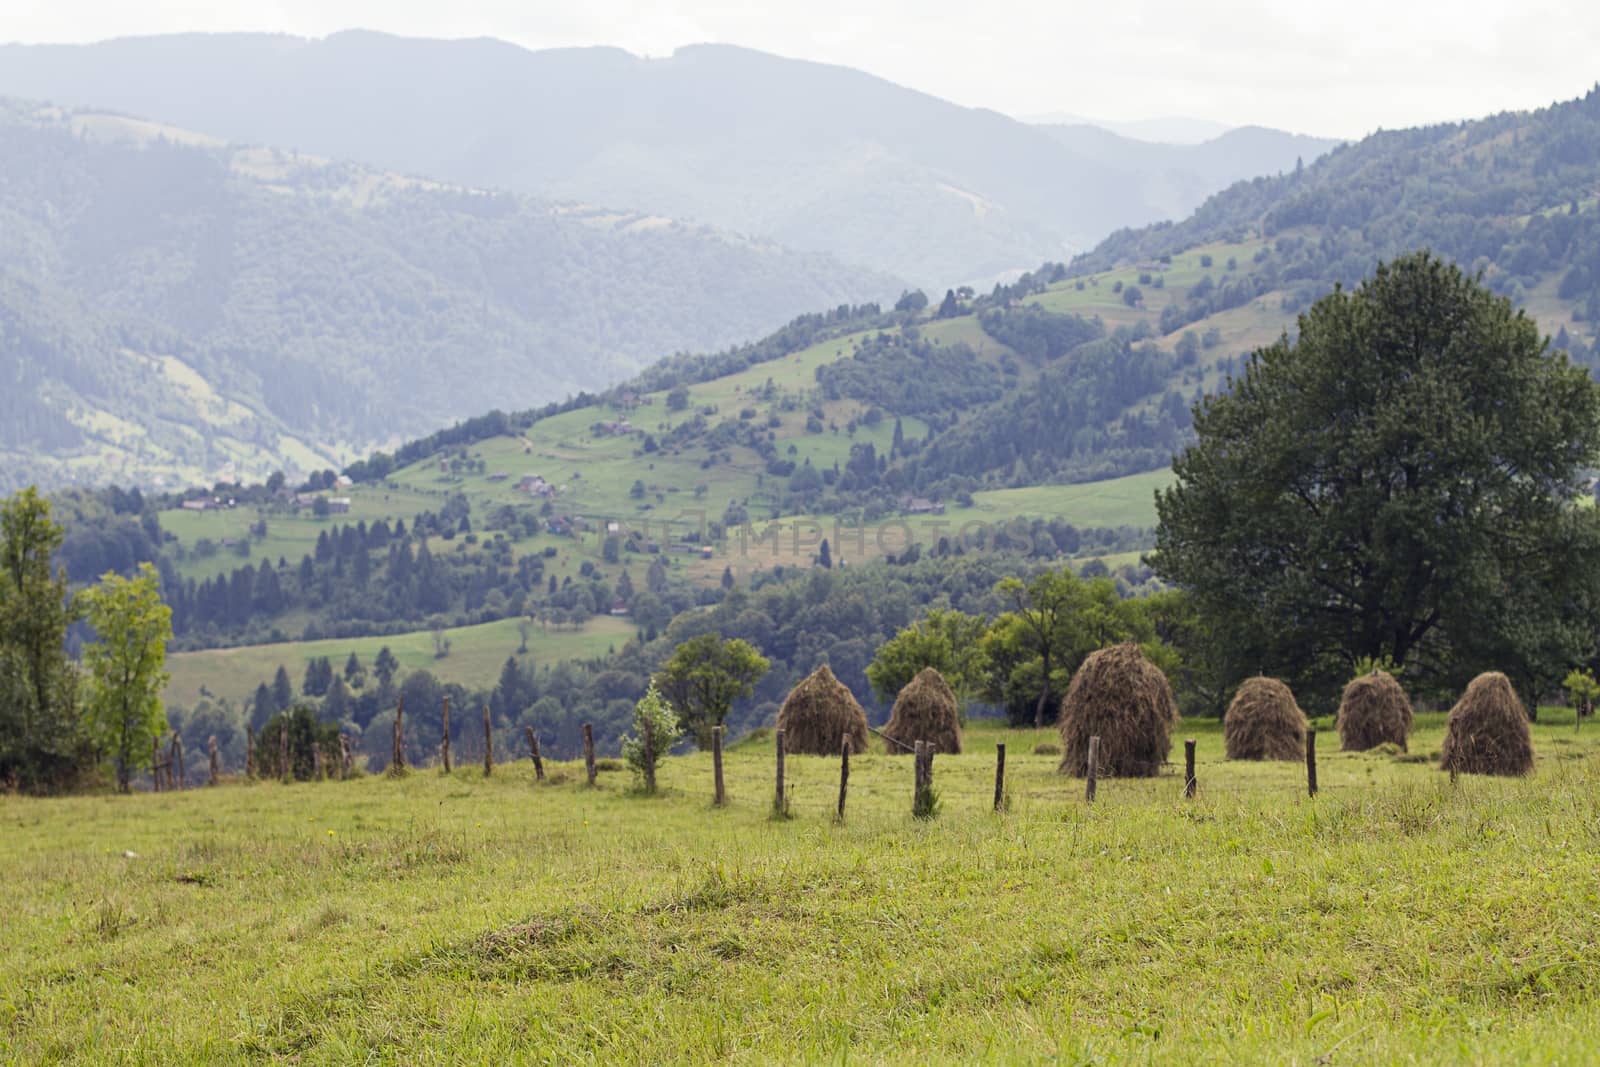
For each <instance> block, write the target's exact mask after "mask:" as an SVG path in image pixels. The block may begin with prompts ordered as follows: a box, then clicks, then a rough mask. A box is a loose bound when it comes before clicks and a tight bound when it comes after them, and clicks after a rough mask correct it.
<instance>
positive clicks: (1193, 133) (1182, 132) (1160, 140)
mask: <svg viewBox="0 0 1600 1067" xmlns="http://www.w3.org/2000/svg"><path fill="white" fill-rule="evenodd" d="M1018 117H1019V118H1020V119H1022V121H1023V122H1031V123H1033V124H1034V125H1037V126H1098V127H1099V128H1100V129H1102V130H1109V131H1111V132H1112V133H1114V134H1116V135H1118V136H1119V137H1127V138H1130V139H1131V140H1135V141H1148V142H1151V143H1154V144H1174V145H1193V144H1201V143H1203V142H1205V141H1214V140H1216V139H1217V138H1218V137H1221V136H1222V135H1223V134H1225V133H1227V132H1228V131H1229V130H1233V129H1237V128H1238V127H1236V126H1229V125H1228V124H1227V123H1225V122H1213V121H1212V120H1210V119H1192V118H1185V117H1183V116H1181V115H1172V116H1167V117H1163V118H1154V119H1132V120H1126V121H1118V120H1115V119H1091V118H1085V117H1084V116H1082V115H1074V114H1072V113H1071V112H1067V111H1047V112H1043V113H1040V114H1034V115H1020V116H1018Z"/></svg>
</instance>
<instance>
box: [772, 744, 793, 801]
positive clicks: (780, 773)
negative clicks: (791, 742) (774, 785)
mask: <svg viewBox="0 0 1600 1067" xmlns="http://www.w3.org/2000/svg"><path fill="white" fill-rule="evenodd" d="M773 738H774V740H775V742H776V748H777V751H778V789H777V792H776V793H774V794H773V797H772V814H774V815H776V816H778V817H779V818H782V817H783V816H785V815H787V814H789V803H788V798H787V797H786V796H784V793H783V731H782V730H781V729H780V730H777V731H775V732H774V734H773Z"/></svg>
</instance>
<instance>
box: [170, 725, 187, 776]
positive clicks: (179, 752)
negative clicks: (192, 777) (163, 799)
mask: <svg viewBox="0 0 1600 1067" xmlns="http://www.w3.org/2000/svg"><path fill="white" fill-rule="evenodd" d="M168 762H170V763H171V764H172V766H173V767H174V768H176V771H175V775H174V777H173V781H174V782H175V783H176V785H175V788H177V789H182V788H183V777H184V776H183V735H182V734H179V733H176V732H174V733H173V735H172V754H171V756H169V757H168Z"/></svg>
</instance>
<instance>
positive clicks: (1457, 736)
mask: <svg viewBox="0 0 1600 1067" xmlns="http://www.w3.org/2000/svg"><path fill="white" fill-rule="evenodd" d="M1439 766H1440V768H1441V769H1443V770H1447V771H1450V772H1452V773H1459V774H1503V775H1507V776H1511V777H1516V776H1519V775H1524V774H1527V773H1529V772H1530V771H1532V770H1533V739H1532V738H1531V737H1530V736H1529V734H1528V711H1527V709H1526V708H1525V707H1523V705H1522V700H1521V699H1520V698H1519V697H1518V696H1517V691H1516V690H1515V689H1513V688H1511V681H1510V679H1508V678H1507V677H1506V676H1505V675H1503V674H1501V673H1500V672H1499V671H1488V672H1486V673H1484V674H1480V675H1478V676H1477V677H1476V678H1474V679H1473V680H1472V684H1471V685H1469V686H1467V691H1466V692H1465V693H1463V694H1461V699H1460V700H1458V701H1456V706H1455V707H1453V708H1451V709H1450V719H1449V721H1448V722H1447V723H1446V724H1445V733H1444V747H1443V748H1442V749H1441V750H1440V752H1439Z"/></svg>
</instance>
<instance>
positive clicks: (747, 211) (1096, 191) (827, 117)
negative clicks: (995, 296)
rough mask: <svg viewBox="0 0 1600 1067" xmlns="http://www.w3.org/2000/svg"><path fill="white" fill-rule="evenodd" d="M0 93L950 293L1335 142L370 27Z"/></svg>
mask: <svg viewBox="0 0 1600 1067" xmlns="http://www.w3.org/2000/svg"><path fill="white" fill-rule="evenodd" d="M0 93H12V94H16V95H22V96H29V97H33V98H41V99H49V100H53V101H55V102H58V103H62V104H69V105H82V106H98V107H116V108H119V109H122V110H125V111H128V112H132V113H135V114H140V115H147V116H150V117H153V118H158V119H161V120H163V121H167V122H172V123H175V124H177V125H179V126H183V127H186V128H190V129H195V130H199V131H201V132H204V133H207V134H210V135H213V136H216V137H220V138H225V139H227V140H230V141H234V142H242V143H260V144H278V145H284V146H292V147H295V148H297V149H299V150H301V151H306V152H313V153H316V154H319V155H323V156H329V157H333V158H339V159H354V160H359V161H362V162H365V163H368V164H372V165H376V166H379V167H383V168H386V169H392V170H399V171H403V172H406V173H412V174H419V175H424V176H427V177H430V178H436V179H440V180H444V181H450V182H457V183H461V184H465V185H471V186H476V187H492V188H501V189H509V190H514V191H519V192H523V193H528V194H531V195H536V196H542V197H554V198H573V199H579V200H583V201H585V202H600V203H606V204H616V205H623V206H627V207H630V208H635V209H639V210H643V211H647V212H652V213H660V214H663V215H666V216H669V217H673V218H680V219H695V220H700V221H704V222H707V223H710V224H713V225H716V226H718V227H721V228H724V229H730V230H734V231H737V232H741V233H747V234H755V235H760V236H763V237H767V238H771V239H773V240H776V241H778V242H779V243H781V244H783V245H785V246H788V247H793V248H799V249H805V250H811V251H818V252H825V253H829V254H832V255H835V256H837V257H839V258H840V259H842V260H844V261H846V262H851V263H860V264H864V265H867V266H870V267H873V268H877V269H879V270H884V271H887V272H890V273H893V274H895V275H897V276H900V277H905V278H911V279H913V280H915V281H916V282H917V283H918V284H923V285H939V286H941V287H942V286H944V285H948V284H953V283H957V282H960V281H973V280H987V279H990V278H993V277H995V276H998V275H1002V274H1005V273H1006V272H1015V271H1018V270H1021V269H1028V268H1031V267H1033V266H1036V265H1037V264H1038V263H1040V262H1041V261H1044V260H1047V259H1048V260H1059V259H1065V258H1066V257H1067V256H1069V255H1070V254H1072V253H1073V252H1075V251H1077V250H1080V249H1083V248H1087V247H1089V246H1091V245H1092V244H1093V243H1094V242H1096V241H1098V240H1099V239H1101V238H1103V237H1104V236H1106V235H1107V234H1109V233H1111V232H1112V231H1113V230H1115V229H1117V228H1119V227H1126V226H1139V225H1144V224H1146V223H1150V222H1154V221H1157V220H1159V219H1163V218H1169V217H1181V216H1182V215H1184V214H1187V213H1188V211H1190V210H1192V209H1193V208H1194V207H1196V206H1198V204H1199V203H1200V202H1201V200H1203V199H1204V197H1205V196H1206V195H1207V194H1209V193H1211V192H1215V191H1216V190H1218V189H1220V188H1222V187H1224V186H1226V185H1228V184H1230V183H1231V182H1233V181H1236V180H1239V179H1242V178H1248V177H1254V176H1255V175H1257V174H1261V173H1276V172H1278V171H1282V170H1288V169H1291V168H1292V167H1293V166H1294V163H1295V160H1296V158H1300V157H1304V158H1305V159H1307V160H1308V161H1309V159H1310V158H1312V157H1314V156H1315V155H1316V154H1318V153H1320V152H1321V151H1323V150H1325V149H1326V148H1328V147H1330V146H1331V144H1332V142H1327V141H1312V140H1310V139H1295V138H1292V137H1289V136H1288V135H1276V136H1277V137H1278V138H1280V143H1279V144H1278V145H1277V146H1276V148H1274V149H1270V150H1269V149H1268V148H1267V147H1264V145H1263V144H1262V143H1257V144H1256V145H1254V146H1253V148H1252V150H1251V152H1249V153H1248V154H1244V155H1240V156H1238V157H1236V158H1235V157H1234V156H1232V154H1231V152H1230V150H1228V149H1227V148H1218V149H1215V150H1213V151H1212V152H1211V153H1210V155H1209V156H1207V155H1206V153H1203V152H1202V153H1199V154H1197V155H1194V156H1193V157H1192V158H1193V159H1194V160H1197V161H1200V162H1198V163H1195V164H1193V165H1191V162H1190V160H1191V156H1190V155H1189V154H1188V153H1186V152H1185V151H1183V150H1174V149H1170V147H1169V148H1168V150H1166V151H1159V150H1158V151H1154V152H1152V151H1150V149H1151V146H1149V145H1145V144H1141V143H1137V142H1131V141H1125V142H1124V145H1123V147H1125V148H1126V149H1127V151H1125V152H1118V151H1114V150H1112V149H1111V148H1109V147H1107V146H1105V145H1097V146H1094V147H1093V148H1092V149H1086V148H1084V147H1083V146H1081V145H1079V144H1077V143H1075V142H1074V140H1073V138H1072V137H1071V136H1068V135H1062V134H1060V133H1059V132H1052V131H1047V130H1043V129H1040V128H1038V127H1035V126H1030V125H1028V124H1026V123H1022V122H1018V121H1015V120H1014V119H1011V118H1008V117H1006V116H1003V115H1000V114H997V113H995V112H992V111H984V110H974V109H970V108H963V107H958V106H956V105H954V104H951V103H948V102H946V101H943V100H939V99H937V98H935V97H932V96H928V95H926V94H923V93H918V92H913V91H911V90H909V89H904V88H901V87H899V86H896V85H893V84H890V83H889V82H886V81H883V80H882V79H879V78H876V77H872V76H871V75H868V74H863V73H861V72H858V71H854V70H848V69H845V68H841V67H832V66H824V65H821V64H816V63H808V62H799V61H795V60H789V59H782V58H779V57H776V56H771V55H766V54H763V53H759V52H753V51H748V50H745V49H741V48H734V47H728V46H721V45H702V46H695V47H689V48H683V49H680V50H678V51H677V52H676V53H675V54H674V55H673V56H672V57H671V58H667V59H643V58H639V57H636V56H633V55H630V54H628V53H626V52H622V51H620V50H617V49H610V48H592V49H562V50H552V51H541V52H529V51H526V50H524V49H522V48H518V47H516V46H513V45H509V44H505V43H503V42H499V41H492V40H464V41H432V40H414V39H405V38H399V37H391V36H386V35H382V34H377V33H371V32H365V31H352V32H347V33H339V34H335V35H333V36H331V37H328V38H326V39H322V40H304V39H300V38H292V37H282V36H268V35H248V34H246V35H218V36H207V35H184V36H171V37H150V38H133V39H123V40H115V41H108V42H104V43H102V44H96V45H88V46H66V45H51V46H20V45H12V46H6V47H0ZM1262 132H1263V133H1265V131H1262ZM1258 141H1259V138H1258ZM1230 161H1231V162H1230Z"/></svg>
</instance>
